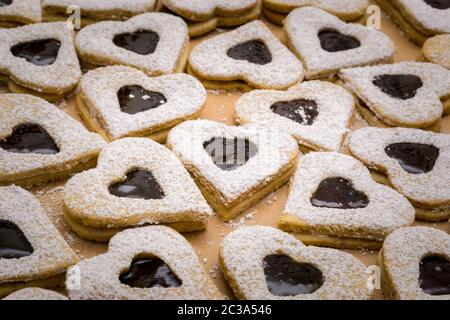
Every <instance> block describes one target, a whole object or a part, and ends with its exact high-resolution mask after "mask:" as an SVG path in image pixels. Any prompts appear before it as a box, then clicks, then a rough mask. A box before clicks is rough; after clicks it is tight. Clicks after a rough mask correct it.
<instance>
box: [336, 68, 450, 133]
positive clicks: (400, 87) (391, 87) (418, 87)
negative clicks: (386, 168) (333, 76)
mask: <svg viewBox="0 0 450 320" xmlns="http://www.w3.org/2000/svg"><path fill="white" fill-rule="evenodd" d="M339 77H340V78H341V79H343V80H344V81H345V83H346V86H347V87H348V88H349V89H350V90H351V91H353V92H354V93H355V95H356V96H357V98H358V99H359V101H358V104H359V106H358V110H360V111H361V112H360V113H361V114H362V115H365V114H366V113H365V110H367V109H369V110H368V111H369V112H370V113H372V115H373V114H375V116H376V117H377V118H378V119H380V120H381V121H382V122H383V123H385V124H387V125H388V126H400V127H415V128H427V127H430V126H431V125H433V124H435V123H437V122H438V121H439V120H440V119H441V117H442V114H443V112H445V113H446V112H448V111H450V108H448V109H447V110H443V101H446V100H449V99H450V70H447V69H445V68H444V67H442V66H439V65H437V64H432V63H421V62H402V63H397V64H387V65H381V66H372V67H362V68H352V69H345V70H342V71H341V73H340V74H339ZM441 100H442V101H441ZM448 105H449V106H450V104H448ZM365 118H368V116H365ZM368 121H370V119H368Z"/></svg>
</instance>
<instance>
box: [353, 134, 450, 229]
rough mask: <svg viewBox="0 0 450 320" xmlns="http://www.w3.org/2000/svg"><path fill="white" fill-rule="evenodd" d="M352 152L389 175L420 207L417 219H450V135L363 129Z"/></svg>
mask: <svg viewBox="0 0 450 320" xmlns="http://www.w3.org/2000/svg"><path fill="white" fill-rule="evenodd" d="M348 147H349V150H350V152H351V153H352V154H353V155H354V156H355V157H357V158H358V159H360V160H361V161H362V162H364V163H365V164H366V165H367V166H368V167H370V168H373V169H375V170H378V171H380V172H382V173H385V174H386V175H387V177H388V178H389V182H390V184H391V185H392V186H393V187H394V188H395V189H397V190H398V191H399V192H401V193H402V194H404V195H405V196H406V197H407V198H408V199H409V200H410V201H411V203H412V204H413V205H414V206H415V207H416V217H417V218H420V219H424V220H430V221H440V220H448V219H449V218H450V189H449V187H448V186H449V185H450V176H449V175H448V174H447V173H448V172H449V170H450V135H449V134H439V133H432V132H427V131H423V130H418V129H406V128H392V129H378V128H363V129H359V130H357V131H355V132H354V133H352V134H351V135H350V137H349V139H348Z"/></svg>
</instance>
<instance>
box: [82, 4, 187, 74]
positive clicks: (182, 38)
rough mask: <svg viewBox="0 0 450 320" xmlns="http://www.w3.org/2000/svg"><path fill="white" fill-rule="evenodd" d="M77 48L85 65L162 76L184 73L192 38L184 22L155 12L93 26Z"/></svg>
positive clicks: (89, 27) (86, 32) (83, 30)
mask: <svg viewBox="0 0 450 320" xmlns="http://www.w3.org/2000/svg"><path fill="white" fill-rule="evenodd" d="M75 45H76V48H77V51H78V54H79V56H80V58H81V59H82V60H83V61H84V62H87V63H90V64H94V65H103V66H106V65H116V64H119V65H126V66H130V67H135V68H137V69H140V70H142V71H144V72H145V73H146V74H148V75H149V76H158V75H162V74H169V73H178V72H183V70H184V67H185V64H186V61H187V55H188V45H189V35H188V29H187V26H186V23H185V22H184V21H183V19H181V18H178V17H175V16H172V15H170V14H166V13H153V12H152V13H144V14H141V15H138V16H135V17H133V18H131V19H129V20H127V21H124V22H118V21H103V22H98V23H95V24H92V25H89V26H87V27H85V28H83V29H82V30H81V31H80V32H79V33H78V35H77V37H76V40H75Z"/></svg>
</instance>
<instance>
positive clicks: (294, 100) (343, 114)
mask: <svg viewBox="0 0 450 320" xmlns="http://www.w3.org/2000/svg"><path fill="white" fill-rule="evenodd" d="M353 105H354V101H353V97H352V96H351V94H349V93H348V92H347V91H346V90H344V89H342V88H341V87H339V86H337V85H334V84H332V83H329V82H324V81H308V82H304V83H302V84H298V85H295V86H293V87H291V88H289V90H288V91H286V92H281V91H275V90H270V91H269V90H265V91H263V90H259V91H258V90H255V91H252V92H249V93H247V94H245V95H243V96H242V97H241V98H240V99H239V100H238V101H237V102H236V106H235V109H236V118H237V121H238V122H240V123H243V124H245V123H259V124H262V125H266V126H269V127H273V126H275V127H277V128H279V129H280V130H285V131H287V132H288V133H290V134H291V135H292V136H293V137H294V138H295V139H296V140H297V141H298V143H299V144H300V145H305V146H308V147H310V148H313V149H315V150H327V151H339V150H340V149H341V145H342V142H343V140H344V137H345V135H346V133H347V131H348V127H349V125H350V122H351V119H352V115H353V112H354V109H353Z"/></svg>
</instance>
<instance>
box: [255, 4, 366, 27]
mask: <svg viewBox="0 0 450 320" xmlns="http://www.w3.org/2000/svg"><path fill="white" fill-rule="evenodd" d="M263 5H264V10H263V12H264V14H265V15H266V17H267V18H268V19H269V20H271V21H272V22H275V23H277V24H282V22H283V20H284V19H285V18H286V16H287V14H288V13H289V12H291V11H292V10H294V9H296V8H299V7H306V6H313V7H317V8H320V9H322V10H325V11H327V12H329V13H331V14H332V15H335V16H337V17H338V18H340V19H341V20H344V21H353V20H356V19H358V18H360V17H361V16H363V15H364V14H365V12H366V10H367V7H368V5H369V1H368V0H345V1H342V0H263Z"/></svg>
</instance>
